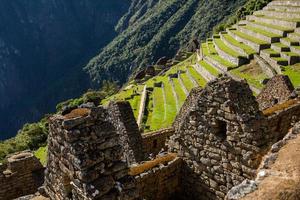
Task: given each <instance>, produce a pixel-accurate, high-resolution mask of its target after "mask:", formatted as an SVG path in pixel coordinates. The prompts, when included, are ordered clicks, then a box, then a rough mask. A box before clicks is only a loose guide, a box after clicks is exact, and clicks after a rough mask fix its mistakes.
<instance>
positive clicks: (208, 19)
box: [86, 0, 246, 83]
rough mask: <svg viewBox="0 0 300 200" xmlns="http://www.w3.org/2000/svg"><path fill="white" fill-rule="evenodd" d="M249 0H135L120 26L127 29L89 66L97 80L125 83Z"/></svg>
mask: <svg viewBox="0 0 300 200" xmlns="http://www.w3.org/2000/svg"><path fill="white" fill-rule="evenodd" d="M245 2H246V0H237V1H229V0H226V1H221V0H214V1H198V0H170V1H157V0H147V1H141V0H134V1H132V5H131V7H130V9H129V11H128V13H127V14H126V15H125V16H124V17H123V18H122V19H121V21H120V22H119V24H118V26H117V30H118V31H123V32H122V33H121V34H120V35H119V36H118V37H117V38H116V39H114V41H113V42H111V43H110V44H109V45H108V46H107V47H105V49H104V50H103V51H102V52H100V54H99V55H98V56H96V57H95V58H93V59H92V60H91V61H90V62H89V64H88V65H87V67H86V70H87V71H88V72H89V74H90V76H91V77H92V79H93V81H95V82H96V83H97V82H98V83H99V82H101V80H102V79H103V78H105V77H110V78H111V79H114V80H119V81H121V82H122V83H124V82H125V81H126V80H127V78H128V76H129V75H130V74H131V73H132V72H133V71H135V70H136V69H137V68H139V67H145V66H147V65H149V64H151V63H153V62H155V61H156V60H157V59H158V58H160V57H162V56H168V57H172V56H174V54H175V53H176V51H177V50H178V49H179V48H180V47H184V46H186V45H187V44H188V43H189V41H190V40H191V39H192V38H193V37H195V38H198V39H204V38H205V36H206V35H207V33H208V32H210V31H211V30H212V28H213V27H214V26H215V25H216V24H217V23H219V22H220V21H222V20H223V19H224V17H226V16H228V15H231V14H232V13H234V11H235V10H237V9H238V8H239V7H240V6H241V5H243V4H244V3H245Z"/></svg>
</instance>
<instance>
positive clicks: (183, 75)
mask: <svg viewBox="0 0 300 200" xmlns="http://www.w3.org/2000/svg"><path fill="white" fill-rule="evenodd" d="M180 77H181V79H182V82H183V84H184V85H185V87H186V89H187V90H188V91H190V90H191V89H192V88H193V87H194V84H193V82H192V81H191V80H190V79H189V77H188V76H187V74H186V73H181V74H180Z"/></svg>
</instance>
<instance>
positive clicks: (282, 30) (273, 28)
mask: <svg viewBox="0 0 300 200" xmlns="http://www.w3.org/2000/svg"><path fill="white" fill-rule="evenodd" d="M248 24H249V25H251V26H252V27H256V28H260V29H263V30H265V31H269V32H271V33H274V34H278V35H280V36H283V37H286V36H287V34H288V33H292V32H294V29H292V28H286V27H283V26H277V25H273V24H267V23H261V22H255V21H249V22H248Z"/></svg>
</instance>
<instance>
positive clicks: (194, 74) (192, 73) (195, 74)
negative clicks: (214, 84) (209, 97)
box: [187, 66, 206, 87]
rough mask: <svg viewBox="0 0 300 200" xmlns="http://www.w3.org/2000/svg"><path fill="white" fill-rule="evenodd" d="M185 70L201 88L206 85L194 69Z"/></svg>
mask: <svg viewBox="0 0 300 200" xmlns="http://www.w3.org/2000/svg"><path fill="white" fill-rule="evenodd" d="M187 69H188V70H189V72H190V73H191V75H192V76H193V77H194V79H195V80H196V81H197V83H198V84H199V85H200V86H201V87H204V86H205V85H206V81H205V79H204V78H203V77H202V76H201V75H200V74H199V73H198V72H197V71H196V70H195V69H194V67H191V66H189V67H188V68H187Z"/></svg>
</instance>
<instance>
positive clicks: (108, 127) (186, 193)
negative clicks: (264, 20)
mask: <svg viewBox="0 0 300 200" xmlns="http://www.w3.org/2000/svg"><path fill="white" fill-rule="evenodd" d="M274 79H276V77H275V78H274ZM270 83H272V80H271V82H270ZM267 87H268V86H267ZM276 90H277V88H276V87H270V88H269V90H268V91H269V92H270V94H275V92H274V91H276ZM266 101H269V100H268V99H266ZM260 103H262V104H263V105H264V102H263V99H262V100H261V102H260ZM298 121H300V99H297V98H294V99H289V100H287V101H285V102H282V103H278V104H276V105H275V106H273V107H270V108H268V109H265V110H263V111H261V110H260V109H259V104H258V102H257V101H256V98H255V97H254V96H253V94H252V91H251V89H250V88H249V86H248V84H247V83H246V82H244V81H236V80H233V79H232V78H231V77H227V76H223V77H221V78H219V79H215V80H214V81H211V82H209V83H208V84H207V86H206V87H205V88H204V89H201V88H195V89H193V90H192V91H191V92H190V94H189V97H188V98H187V100H186V101H185V103H184V105H183V106H182V108H181V110H180V112H179V114H178V115H177V117H176V119H175V122H174V123H173V127H172V128H170V129H163V130H159V131H156V132H152V133H148V134H144V135H141V134H140V132H139V130H138V126H137V124H136V122H135V120H134V117H133V113H132V111H131V109H130V106H129V103H127V102H111V103H110V104H109V105H108V106H107V108H104V107H96V108H79V109H75V110H72V111H71V112H70V113H68V114H65V115H55V116H53V117H52V118H50V121H49V126H50V133H49V140H48V163H47V170H46V175H45V184H44V188H45V191H46V193H47V194H48V196H49V198H50V199H51V200H62V199H63V200H65V199H67V200H68V199H70V200H71V199H72V200H76V199H87V200H88V199H121V200H127V199H132V200H138V199H145V200H169V199H172V200H174V199H176V200H187V199H195V200H197V199H199V200H201V199H205V200H217V199H224V198H225V196H226V194H227V193H228V191H232V190H231V189H232V188H233V187H235V186H239V187H237V188H240V187H242V188H243V187H244V185H245V184H247V183H252V182H251V181H250V182H249V180H251V179H253V178H254V177H256V176H257V169H258V167H259V165H260V163H261V161H262V158H263V156H264V155H266V153H267V152H268V150H269V149H270V148H271V146H272V145H273V144H275V143H277V142H278V141H280V140H281V139H282V138H284V137H285V136H286V133H287V132H288V131H289V130H290V129H291V128H292V127H293V126H294V124H295V123H296V122H298ZM273 146H274V145H273ZM272 148H273V147H272ZM162 149H164V151H162ZM6 168H8V169H9V167H7V166H0V170H1V171H4V170H5V169H6ZM31 169H32V168H31ZM19 170H21V168H18V170H14V171H15V172H17V171H19ZM29 171H30V170H29ZM30 172H32V171H30ZM4 174H6V173H3V175H4ZM1 175H2V174H1ZM1 175H0V180H1V179H2V180H3V181H5V183H6V180H5V179H3V178H4V176H3V175H2V176H1ZM22 177H23V176H22ZM29 177H30V176H29ZM14 181H16V180H14ZM241 183H243V184H244V185H243V184H242V185H240V184H241ZM1 186H2V185H1ZM1 186H0V188H1ZM8 188H9V187H7V186H2V190H0V191H2V194H6V192H7V191H10V190H9V189H8ZM20 188H22V189H24V188H25V187H24V186H20ZM26 188H27V187H26ZM36 188H37V186H36V187H35V190H36ZM233 191H235V190H233ZM26 193H29V192H26ZM31 193H34V191H32V192H31ZM0 194H1V193H0ZM24 194H25V193H24ZM22 195H23V193H22ZM7 199H10V198H7ZM25 199H30V196H27V197H26V198H25Z"/></svg>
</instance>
